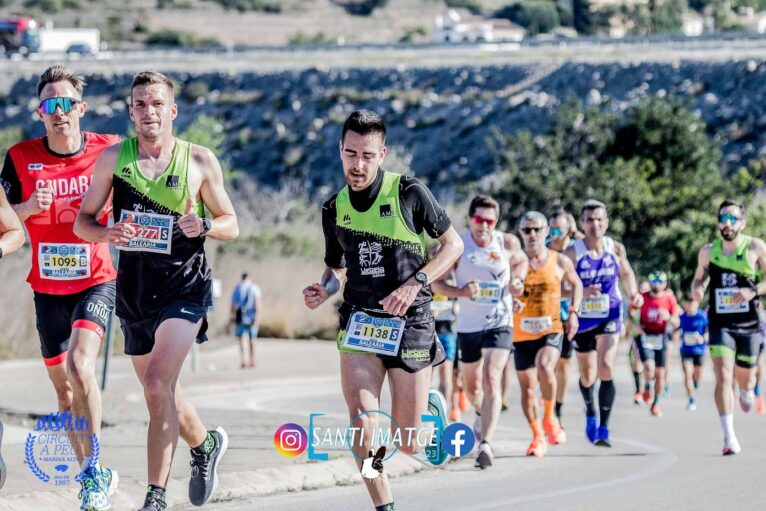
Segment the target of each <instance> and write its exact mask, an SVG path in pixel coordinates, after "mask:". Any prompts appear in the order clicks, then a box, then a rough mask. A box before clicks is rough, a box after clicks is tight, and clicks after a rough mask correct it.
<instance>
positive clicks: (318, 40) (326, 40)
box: [287, 31, 335, 45]
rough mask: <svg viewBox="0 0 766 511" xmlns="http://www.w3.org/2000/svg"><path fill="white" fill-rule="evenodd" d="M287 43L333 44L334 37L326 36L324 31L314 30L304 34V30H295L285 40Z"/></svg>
mask: <svg viewBox="0 0 766 511" xmlns="http://www.w3.org/2000/svg"><path fill="white" fill-rule="evenodd" d="M287 43H288V44H292V45H301V44H334V43H335V39H333V38H332V37H330V36H328V35H327V34H325V33H324V32H321V31H320V32H316V33H314V34H306V33H304V32H296V33H295V34H293V35H291V36H290V38H289V39H288V40H287Z"/></svg>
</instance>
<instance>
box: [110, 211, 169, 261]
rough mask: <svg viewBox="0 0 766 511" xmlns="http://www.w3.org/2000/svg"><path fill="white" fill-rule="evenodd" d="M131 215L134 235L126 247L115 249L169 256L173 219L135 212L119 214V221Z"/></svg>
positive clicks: (166, 216) (167, 216)
mask: <svg viewBox="0 0 766 511" xmlns="http://www.w3.org/2000/svg"><path fill="white" fill-rule="evenodd" d="M129 215H133V221H132V222H131V224H130V225H132V226H133V227H134V228H135V229H136V235H135V236H134V237H133V239H132V240H130V242H129V243H128V244H127V245H122V246H119V247H117V248H119V249H120V250H126V251H134V252H135V251H144V252H158V253H160V254H169V253H170V249H171V247H172V241H173V217H172V216H171V215H158V214H155V213H139V212H137V211H126V210H124V209H123V210H122V211H121V212H120V221H123V220H125V219H126V218H127V217H128V216H129Z"/></svg>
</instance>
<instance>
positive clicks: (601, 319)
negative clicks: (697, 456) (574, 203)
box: [567, 200, 642, 447]
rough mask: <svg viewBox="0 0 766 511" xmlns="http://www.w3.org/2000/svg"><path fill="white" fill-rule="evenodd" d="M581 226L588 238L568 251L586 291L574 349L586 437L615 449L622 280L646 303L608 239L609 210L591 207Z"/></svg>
mask: <svg viewBox="0 0 766 511" xmlns="http://www.w3.org/2000/svg"><path fill="white" fill-rule="evenodd" d="M580 222H581V225H582V228H583V231H585V238H584V239H582V240H577V241H575V244H574V245H573V246H572V247H569V248H568V249H567V255H568V256H569V257H570V258H571V259H572V261H573V262H574V263H575V268H576V269H577V274H578V275H579V277H580V280H581V281H582V284H583V288H584V290H583V303H582V306H581V307H580V317H579V320H580V326H579V328H578V331H577V335H576V336H575V338H574V339H573V340H572V341H573V342H572V345H573V346H574V349H575V352H576V353H577V362H578V364H579V366H580V392H581V393H582V396H583V399H584V400H585V424H586V425H585V434H586V436H587V437H588V440H590V441H591V442H593V443H594V444H595V445H597V446H602V447H611V443H610V442H609V416H610V414H611V412H612V405H613V404H614V396H615V387H614V382H613V381H612V371H613V369H614V358H615V356H616V354H617V343H618V341H619V337H620V331H621V329H622V325H621V322H622V320H621V318H622V296H621V294H620V289H619V280H620V279H622V283H623V286H624V287H625V290H626V291H627V294H628V297H629V299H630V302H631V305H633V306H634V307H640V306H641V303H642V297H641V295H640V294H639V293H638V289H637V288H636V276H635V275H634V273H633V269H632V268H631V267H630V263H628V258H627V255H626V253H625V247H624V246H623V245H622V243H619V242H617V241H614V240H613V239H612V238H610V237H609V236H606V231H607V229H608V228H609V218H608V216H607V211H606V205H605V204H604V203H602V202H599V201H596V200H588V201H586V202H585V204H584V205H583V207H582V212H581V214H580ZM596 377H598V378H599V379H600V380H601V385H600V387H599V390H598V404H599V411H600V418H599V417H597V416H596V408H595V406H594V404H593V387H594V386H595V382H596ZM599 421H600V424H599Z"/></svg>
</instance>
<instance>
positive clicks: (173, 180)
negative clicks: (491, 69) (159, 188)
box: [165, 176, 180, 188]
mask: <svg viewBox="0 0 766 511" xmlns="http://www.w3.org/2000/svg"><path fill="white" fill-rule="evenodd" d="M179 186H180V185H179V183H178V176H168V180H167V181H166V182H165V187H166V188H178V187H179Z"/></svg>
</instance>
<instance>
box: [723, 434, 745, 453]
mask: <svg viewBox="0 0 766 511" xmlns="http://www.w3.org/2000/svg"><path fill="white" fill-rule="evenodd" d="M741 451H742V448H741V447H740V446H739V442H738V441H737V439H736V438H731V439H729V440H724V441H723V455H724V456H733V455H735V454H739V453H740V452H741Z"/></svg>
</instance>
